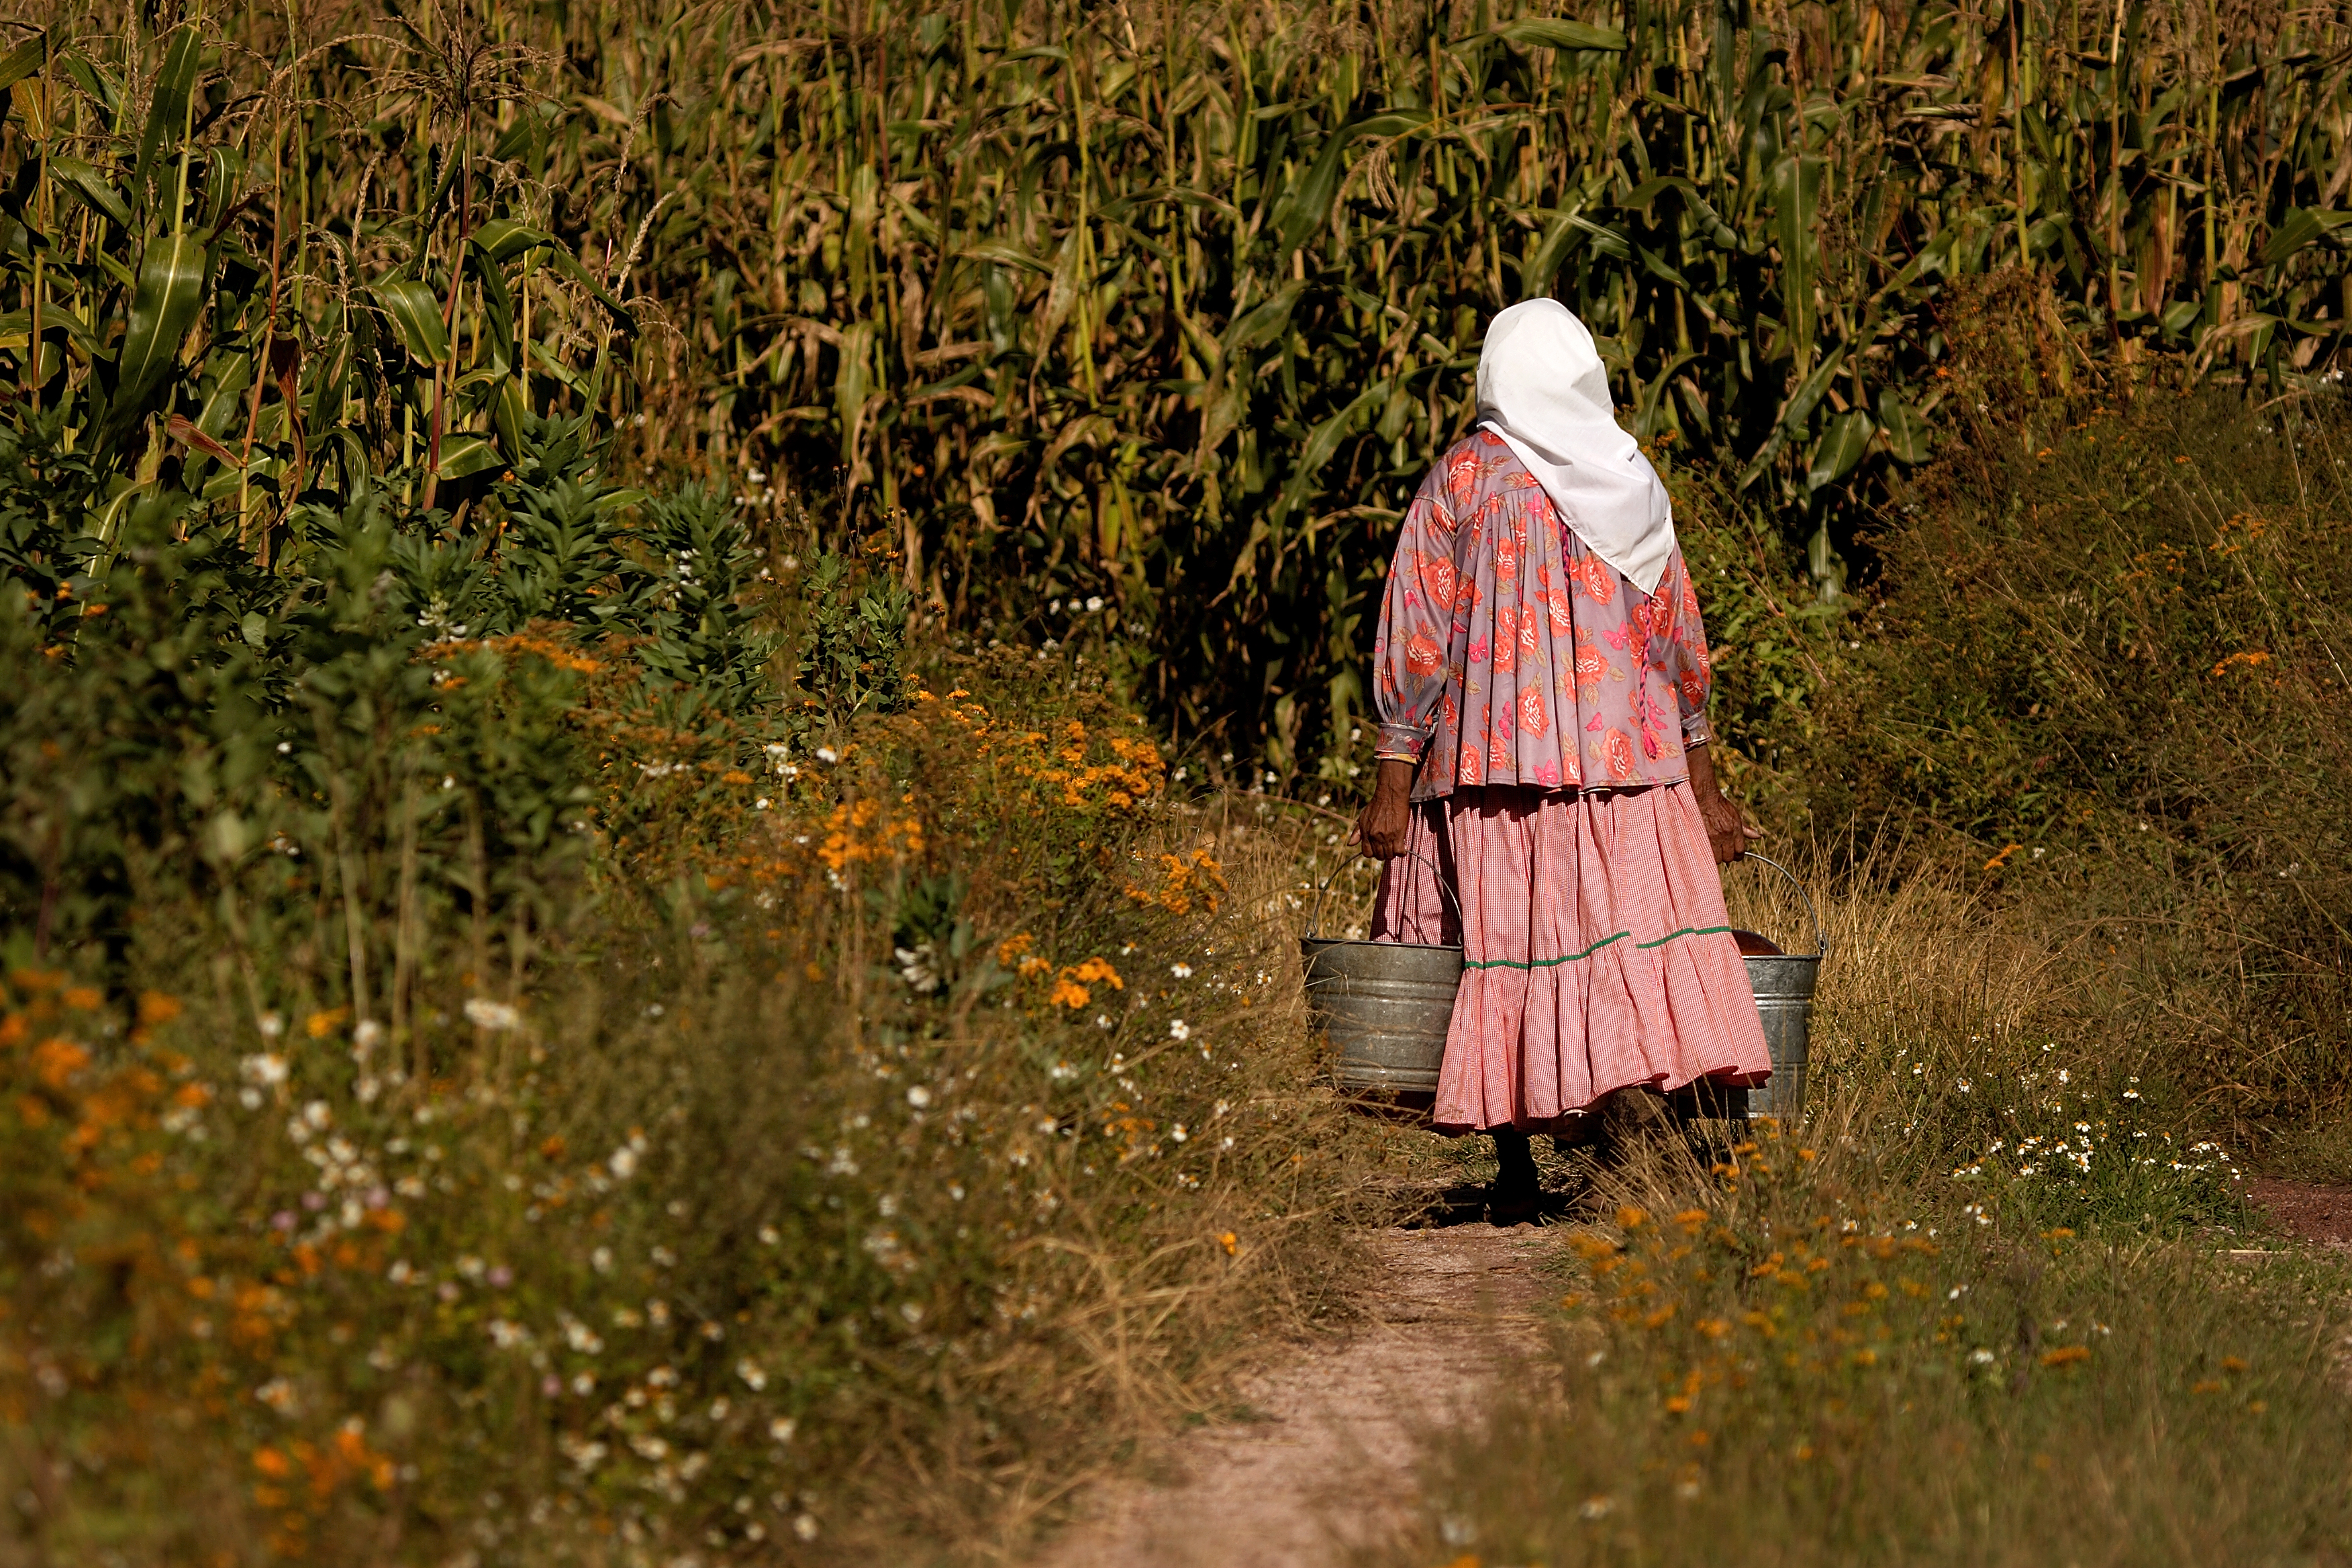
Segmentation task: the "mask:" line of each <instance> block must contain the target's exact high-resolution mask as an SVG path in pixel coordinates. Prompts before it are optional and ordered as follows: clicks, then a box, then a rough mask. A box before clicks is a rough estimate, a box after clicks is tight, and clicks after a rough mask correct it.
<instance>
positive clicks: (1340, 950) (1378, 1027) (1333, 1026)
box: [1298, 856, 1462, 1115]
mask: <svg viewBox="0 0 2352 1568" xmlns="http://www.w3.org/2000/svg"><path fill="white" fill-rule="evenodd" d="M1423 861H1424V862H1426V861H1427V857H1426V856H1424V857H1423ZM1343 864H1344V862H1343ZM1431 868H1432V869H1433V870H1434V869H1435V867H1434V865H1432V867H1431ZM1339 869H1340V868H1339V867H1338V866H1334V867H1333V868H1331V872H1330V875H1329V876H1327V877H1325V878H1324V879H1323V887H1322V889H1321V891H1320V893H1318V896H1317V898H1316V900H1315V912H1314V914H1313V915H1312V916H1310V917H1309V920H1308V923H1307V934H1306V935H1305V936H1304V937H1302V938H1301V939H1299V943H1298V951H1299V954H1300V956H1301V957H1302V958H1303V959H1304V960H1305V961H1306V966H1307V1016H1308V1018H1309V1019H1310V1020H1311V1021H1312V1023H1313V1025H1314V1026H1315V1028H1316V1029H1317V1031H1318V1032H1319V1033H1320V1034H1322V1035H1323V1036H1324V1037H1325V1038H1327V1039H1328V1040H1329V1041H1330V1042H1331V1044H1332V1045H1333V1046H1334V1047H1337V1048H1338V1050H1339V1062H1338V1063H1337V1064H1336V1070H1335V1076H1336V1077H1337V1079H1338V1080H1339V1092H1340V1093H1341V1094H1343V1095H1345V1096H1347V1097H1348V1098H1349V1100H1354V1101H1356V1102H1357V1104H1358V1105H1359V1106H1360V1108H1363V1109H1366V1110H1390V1111H1395V1112H1400V1113H1403V1114H1406V1115H1412V1114H1414V1113H1418V1112H1421V1111H1425V1110H1428V1108H1429V1106H1430V1105H1431V1103H1432V1102H1433V1100H1435V1099H1436V1097H1437V1071H1438V1068H1441V1067H1443V1066H1444V1063H1445V1032H1446V1030H1447V1028H1448V1027H1449V1026H1451V1025H1452V1023H1453V1021H1454V993H1456V992H1457V991H1459V990H1461V989H1462V949H1461V948H1460V947H1459V946H1453V947H1444V946H1437V945H1433V944H1425V943H1420V942H1360V941H1355V940H1352V939H1342V938H1335V937H1321V936H1318V935H1316V934H1315V927H1316V925H1317V924H1318V923H1319V922H1320V921H1321V920H1322V918H1323V900H1324V899H1325V898H1327V897H1328V896H1329V894H1330V891H1331V883H1332V882H1333V881H1334V880H1335V879H1337V878H1338V877H1339ZM1438 889H1439V890H1440V891H1441V892H1442V893H1443V894H1444V897H1445V900H1446V901H1447V902H1448V903H1450V904H1452V905H1453V906H1454V919H1455V921H1457V922H1458V921H1460V919H1461V915H1462V906H1461V903H1460V902H1459V901H1458V900H1456V899H1455V897H1454V889H1453V886H1452V884H1450V883H1448V882H1447V881H1446V880H1445V879H1444V876H1443V875H1442V874H1441V875H1440V876H1439V878H1438Z"/></svg>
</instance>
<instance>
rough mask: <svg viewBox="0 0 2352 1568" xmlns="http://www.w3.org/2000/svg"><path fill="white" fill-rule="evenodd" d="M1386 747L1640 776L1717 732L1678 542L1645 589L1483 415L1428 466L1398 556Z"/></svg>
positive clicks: (1455, 773) (1418, 783)
mask: <svg viewBox="0 0 2352 1568" xmlns="http://www.w3.org/2000/svg"><path fill="white" fill-rule="evenodd" d="M1372 663H1373V665H1374V666H1375V667H1376V668H1377V669H1378V671H1379V677H1378V680H1379V687H1378V691H1377V693H1376V696H1375V705H1376V706H1377V707H1378V709H1379V710H1380V716H1381V729H1380V744H1379V746H1378V748H1377V749H1376V752H1375V754H1376V755H1378V756H1380V757H1383V758H1394V759H1401V760H1402V761H1405V762H1412V763H1422V764H1423V766H1422V767H1421V770H1420V772H1419V773H1418V774H1416V775H1415V778H1414V782H1413V788H1412V798H1413V799H1415V800H1428V799H1431V798H1433V797H1435V796H1438V795H1451V794H1453V793H1454V789H1455V788H1456V787H1463V788H1468V787H1474V786H1477V785H1484V784H1517V785H1522V786H1532V787H1535V788H1538V789H1557V790H1570V789H1594V788H1613V789H1634V788H1640V787H1642V786H1643V785H1647V784H1674V783H1677V782H1679V781H1681V780H1683V779H1685V778H1687V777H1689V767H1688V764H1687V763H1685V759H1684V755H1683V753H1684V750H1685V748H1686V747H1689V746H1695V745H1698V744H1700V743H1702V742H1705V741H1706V740H1707V739H1708V738H1709V737H1708V732H1707V728H1706V694H1707V689H1708V686H1709V684H1710V680H1709V676H1708V673H1707V657H1706V631H1705V629H1704V628H1703V627H1702V626H1701V625H1700V623H1699V613H1698V595H1697V594H1696V593H1695V592H1694V591H1693V590H1692V587H1691V581H1690V572H1689V569H1688V568H1687V567H1686V566H1685V563H1684V562H1683V554H1682V551H1681V550H1680V549H1676V550H1675V552H1674V555H1673V556H1672V557H1671V558H1670V559H1669V560H1668V561H1667V563H1666V572H1665V575H1664V577H1662V578H1660V579H1659V580H1658V589H1657V592H1656V593H1654V594H1651V595H1643V593H1642V592H1641V590H1639V589H1637V588H1635V587H1634V586H1633V584H1632V583H1631V582H1630V581H1628V580H1627V579H1626V578H1625V577H1623V576H1622V575H1621V574H1619V573H1618V572H1617V571H1616V569H1615V568H1613V567H1612V566H1611V565H1610V564H1609V563H1607V562H1605V561H1603V560H1601V557H1600V556H1598V555H1596V554H1594V553H1592V552H1591V551H1590V550H1588V549H1586V548H1585V545H1584V542H1583V541H1582V540H1580V539H1579V538H1577V536H1576V534H1575V533H1574V532H1573V531H1571V530H1570V528H1569V527H1568V526H1567V524H1566V523H1565V522H1563V521H1561V519H1560V516H1559V511H1558V510H1556V509H1555V508H1554V507H1553V505H1552V503H1551V499H1550V498H1549V496H1547V495H1546V494H1545V493H1544V492H1543V489H1542V488H1541V487H1540V486H1538V484H1537V483H1536V480H1535V476H1533V475H1532V474H1530V473H1528V470H1527V468H1526V467H1525V466H1524V465H1523V464H1521V463H1520V461H1519V460H1518V458H1516V457H1514V456H1513V455H1512V453H1511V449H1510V448H1509V447H1507V446H1505V445H1504V444H1503V442H1502V440H1501V439H1500V438H1499V437H1496V436H1494V435H1492V434H1490V433H1488V432H1486V431H1483V430H1482V431H1479V432H1478V433H1476V434H1475V435H1473V436H1471V437H1468V438H1467V439H1466V440H1464V441H1462V442H1459V443H1457V444H1456V445H1455V446H1454V448H1453V449H1452V450H1451V451H1449V452H1447V453H1446V454H1445V457H1444V459H1443V460H1442V461H1441V462H1440V463H1439V464H1438V466H1437V468H1435V469H1434V470H1433V472H1432V473H1431V474H1430V476H1429V478H1428V479H1425V480H1423V483H1422V487H1421V492H1420V493H1419V494H1418V495H1416V496H1415V497H1414V498H1413V501H1412V509H1411V510H1408V511H1407V512H1406V513H1405V518H1404V528H1403V531H1402V534H1401V535H1400V536H1399V538H1398V540H1397V548H1396V558H1395V560H1394V561H1393V562H1392V563H1391V565H1390V568H1389V579H1388V595H1387V598H1386V601H1385V602H1384V603H1383V604H1382V605H1381V626H1380V636H1379V638H1378V640H1377V641H1376V642H1375V643H1374V645H1373V649H1372Z"/></svg>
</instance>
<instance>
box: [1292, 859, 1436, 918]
mask: <svg viewBox="0 0 2352 1568" xmlns="http://www.w3.org/2000/svg"><path fill="white" fill-rule="evenodd" d="M1411 858H1413V859H1415V860H1418V861H1420V862H1421V863H1422V864H1423V865H1424V866H1426V867H1428V868H1430V869H1431V870H1432V871H1434V872H1435V873H1437V890H1438V891H1439V892H1441V893H1443V894H1444V895H1445V901H1446V902H1447V903H1449V904H1451V905H1453V906H1454V924H1455V925H1457V926H1458V925H1460V924H1461V923H1462V900H1461V898H1460V896H1459V895H1457V894H1456V893H1455V892H1454V884H1453V883H1451V882H1449V881H1447V880H1446V879H1445V868H1444V867H1442V866H1440V865H1439V864H1438V863H1437V862H1436V861H1434V860H1433V859H1431V858H1429V857H1428V856H1426V855H1423V854H1422V853H1420V852H1419V851H1417V850H1416V851H1414V852H1413V853H1412V857H1411ZM1365 859H1370V856H1368V855H1366V854H1365V853H1364V852H1363V851H1362V850H1361V849H1358V850H1357V851H1356V852H1355V853H1354V854H1353V855H1350V856H1349V857H1347V858H1345V859H1342V860H1341V861H1340V862H1339V864H1338V865H1336V866H1334V867H1332V868H1331V869H1330V871H1329V872H1328V874H1326V875H1325V877H1324V879H1323V885H1322V886H1321V887H1319V888H1318V889H1315V910H1314V912H1313V913H1311V914H1309V915H1308V916H1307V938H1308V940H1309V941H1312V940H1313V939H1314V937H1315V933H1316V932H1317V931H1319V930H1320V929H1321V928H1322V924H1323V900H1326V899H1328V898H1329V897H1330V895H1331V884H1332V882H1333V881H1335V880H1337V879H1338V878H1339V873H1340V872H1342V871H1344V870H1346V869H1347V868H1348V867H1349V865H1351V864H1352V863H1354V862H1355V861H1358V860H1365Z"/></svg>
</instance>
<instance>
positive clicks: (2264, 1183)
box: [2246, 1176, 2352, 1247]
mask: <svg viewBox="0 0 2352 1568" xmlns="http://www.w3.org/2000/svg"><path fill="white" fill-rule="evenodd" d="M2246 1196H2247V1197H2248V1198H2250V1199H2252V1201H2253V1205H2254V1206H2255V1207H2256V1208H2259V1209H2261V1210H2262V1211H2263V1213H2264V1214H2266V1215H2270V1217H2271V1220H2272V1222H2273V1224H2275V1225H2276V1226H2278V1227H2279V1228H2280V1229H2281V1230H2283V1231H2285V1232H2286V1233H2287V1234H2288V1235H2289V1236H2292V1237H2298V1238H2300V1239H2302V1240H2304V1241H2315V1242H2318V1243H2320V1244H2321V1245H2323V1246H2327V1247H2352V1187H2347V1186H2335V1185H2330V1184H2326V1183H2324V1182H2290V1181H2284V1180H2282V1179H2280V1178H2278V1177H2275V1176H2249V1177H2248V1178H2246Z"/></svg>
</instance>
